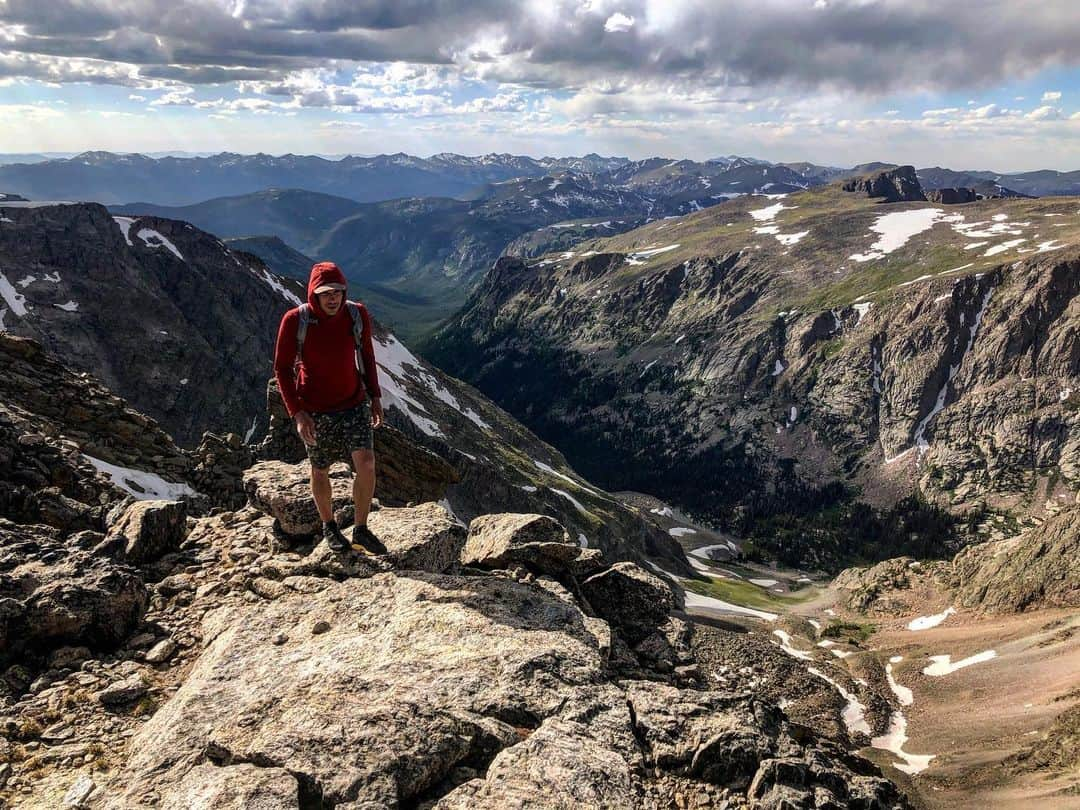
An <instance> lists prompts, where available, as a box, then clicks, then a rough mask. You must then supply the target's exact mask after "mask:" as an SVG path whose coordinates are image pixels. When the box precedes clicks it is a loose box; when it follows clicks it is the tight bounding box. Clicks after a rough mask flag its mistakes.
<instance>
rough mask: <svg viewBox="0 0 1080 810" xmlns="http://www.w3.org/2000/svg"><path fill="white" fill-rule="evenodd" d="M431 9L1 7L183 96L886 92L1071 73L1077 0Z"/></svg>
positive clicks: (81, 2) (597, 0)
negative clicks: (267, 85) (390, 82)
mask: <svg viewBox="0 0 1080 810" xmlns="http://www.w3.org/2000/svg"><path fill="white" fill-rule="evenodd" d="M434 9H435V10H433V5H432V4H431V3H430V2H427V0H367V2H362V3H352V2H345V0H246V2H245V1H244V0H188V1H187V2H184V3H176V2H175V1H174V0H131V1H130V2H126V3H116V2H111V1H110V0H49V2H41V0H5V4H4V28H3V31H4V35H3V37H2V40H3V44H4V48H5V51H6V52H7V53H8V54H12V53H20V54H31V55H36V56H39V57H56V58H63V59H66V58H81V59H95V60H101V61H105V62H111V63H114V64H117V65H121V64H122V65H126V66H133V67H134V69H135V71H136V75H137V76H139V77H143V78H157V79H175V80H177V81H182V82H185V83H189V84H202V83H222V82H230V81H238V80H263V81H271V80H274V79H281V78H284V77H285V76H286V75H288V74H289V73H291V72H294V71H299V70H304V69H314V68H319V67H324V66H326V65H328V64H335V65H344V66H347V67H349V68H356V67H358V66H362V65H364V64H367V63H380V62H382V63H392V62H397V63H403V62H404V63H412V64H416V65H447V66H453V68H454V69H455V70H456V71H457V72H458V73H460V74H461V75H462V76H465V77H468V76H477V75H479V74H480V73H481V72H482V73H483V75H484V77H486V78H489V79H492V80H495V81H499V80H505V81H507V82H512V83H520V84H523V85H527V86H536V87H559V88H570V89H572V88H575V87H578V86H580V85H581V84H583V83H585V82H587V81H589V80H590V79H593V78H596V77H598V76H599V77H602V78H606V79H609V80H636V81H647V80H653V81H659V80H668V81H672V82H676V83H678V84H679V86H685V87H699V88H700V87H720V86H725V87H726V86H753V87H761V88H765V87H768V88H775V87H788V88H803V89H805V88H821V89H836V88H843V89H847V90H856V91H860V92H865V93H885V92H891V91H910V90H943V89H958V88H962V87H986V86H989V85H992V84H994V83H996V82H1000V81H1004V80H1007V79H1016V78H1019V77H1023V76H1025V75H1031V74H1033V73H1035V72H1037V71H1039V70H1041V69H1043V68H1046V67H1049V66H1052V65H1075V64H1077V63H1078V62H1080V39H1078V38H1077V37H1076V36H1075V31H1076V30H1078V29H1080V4H1077V3H1075V2H1073V0H1041V1H1037V0H984V2H981V3H977V4H976V3H931V2H925V1H924V0H920V1H919V2H911V0H875V2H868V0H832V2H829V3H812V2H808V0H771V2H765V3H762V2H759V0H730V2H726V3H707V2H699V0H681V1H680V0H665V2H658V1H657V0H626V1H625V2H621V3H620V5H619V7H618V8H613V7H612V4H611V2H609V1H608V0H589V2H585V3H582V2H581V0H549V1H548V2H545V3H537V2H534V0H442V2H440V3H438V4H437V5H435V6H434ZM611 33H619V34H621V35H620V36H610V34H611ZM605 34H608V36H605ZM121 72H123V71H121ZM104 75H107V74H99V77H100V76H104ZM120 79H122V77H118V80H120ZM129 79H130V76H129ZM61 80H62V81H69V80H74V79H73V78H71V77H69V76H66V75H64V76H63V78H62V79H61ZM1047 100H1056V99H1047Z"/></svg>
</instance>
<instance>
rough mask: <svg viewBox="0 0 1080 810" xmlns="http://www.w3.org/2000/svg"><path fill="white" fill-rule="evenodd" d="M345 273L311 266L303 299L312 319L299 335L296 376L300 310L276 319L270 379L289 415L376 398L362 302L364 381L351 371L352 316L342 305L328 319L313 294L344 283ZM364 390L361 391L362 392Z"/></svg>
mask: <svg viewBox="0 0 1080 810" xmlns="http://www.w3.org/2000/svg"><path fill="white" fill-rule="evenodd" d="M345 283H346V282H345V274H344V273H342V272H341V270H340V269H339V268H338V266H337V265H336V264H334V263H333V262H320V263H319V264H316V265H315V266H314V267H312V268H311V278H309V279H308V288H307V300H308V304H310V305H311V320H310V321H309V322H308V330H307V334H306V335H305V336H304V352H303V356H302V357H301V359H300V365H299V368H298V369H297V371H296V373H295V374H294V373H293V363H294V362H295V360H296V332H297V328H298V327H299V325H300V308H299V307H295V308H293V309H290V310H289V311H288V312H286V313H285V315H284V316H283V317H282V319H281V326H280V327H279V328H278V336H277V346H276V347H275V349H274V376H275V377H276V378H277V384H278V390H279V391H281V399H282V400H283V401H284V403H285V409H286V410H287V411H288V412H289V416H295V415H296V413H297V411H308V412H309V413H310V412H327V411H344V410H347V409H348V408H352V407H354V406H356V405H359V404H360V403H361V402H363V401H364V398H365V397H366V396H370V397H371V398H372V399H378V398H379V397H381V396H382V393H381V391H380V389H379V372H378V368H377V367H376V365H375V349H374V347H373V346H372V343H371V316H370V315H368V311H367V308H366V307H365V306H364V305H363V304H357V306H359V307H360V316H361V318H362V320H363V327H364V329H363V339H362V341H361V348H360V355H361V357H362V359H363V362H364V377H363V380H361V378H360V374H359V373H358V371H357V368H356V340H355V339H354V338H353V331H352V316H351V315H350V314H349V311H348V309H347V308H346V306H345V305H344V304H343V305H342V307H341V309H339V310H338V311H337V314H336V315H334V316H333V317H330V316H329V315H327V314H326V313H325V312H323V311H322V310H321V309H320V308H319V299H318V297H317V296H316V295H315V290H316V288H318V287H319V286H320V285H322V284H345ZM365 386H366V390H365Z"/></svg>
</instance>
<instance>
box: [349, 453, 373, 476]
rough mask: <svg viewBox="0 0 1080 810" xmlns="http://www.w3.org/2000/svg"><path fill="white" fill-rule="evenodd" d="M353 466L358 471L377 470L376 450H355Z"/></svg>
mask: <svg viewBox="0 0 1080 810" xmlns="http://www.w3.org/2000/svg"><path fill="white" fill-rule="evenodd" d="M352 460H353V466H354V467H355V468H356V469H357V470H360V469H363V470H370V471H374V470H375V451H374V450H353V453H352Z"/></svg>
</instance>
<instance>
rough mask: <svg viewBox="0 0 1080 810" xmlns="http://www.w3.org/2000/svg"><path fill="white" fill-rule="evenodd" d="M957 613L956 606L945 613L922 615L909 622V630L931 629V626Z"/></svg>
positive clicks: (935, 625)
mask: <svg viewBox="0 0 1080 810" xmlns="http://www.w3.org/2000/svg"><path fill="white" fill-rule="evenodd" d="M954 613H956V608H949V609H948V610H946V611H945V612H944V613H937V614H935V615H933V616H920V617H919V618H917V619H912V620H911V621H910V622H908V626H907V629H908V630H929V629H930V628H931V627H937V626H938V625H939V624H941V623H942V622H943V621H945V620H946V619H947V618H949V617H950V616H952V615H953V614H954Z"/></svg>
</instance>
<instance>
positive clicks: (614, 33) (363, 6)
mask: <svg viewBox="0 0 1080 810" xmlns="http://www.w3.org/2000/svg"><path fill="white" fill-rule="evenodd" d="M91 149H103V150H109V151H117V152H136V151H137V152H160V151H190V152H219V151H232V152H241V153H254V152H268V153H271V154H284V153H287V152H292V153H296V154H328V155H337V154H347V153H351V154H377V153H392V152H399V151H402V152H408V153H410V154H415V155H421V156H427V155H431V154H434V153H437V152H458V153H462V154H469V155H476V154H484V153H488V152H510V153H515V154H527V155H532V156H534V157H540V156H543V155H556V156H562V155H578V154H584V153H587V152H597V153H600V154H604V155H621V156H627V157H631V158H644V157H649V156H663V157H672V158H691V159H696V160H704V159H708V158H711V157H717V156H721V155H729V154H739V155H747V156H753V157H757V158H762V159H766V160H773V161H795V160H808V161H812V162H815V163H820V164H829V165H835V166H851V165H855V164H857V163H863V162H868V161H871V160H882V161H889V162H894V163H913V164H915V165H916V166H920V167H922V166H932V165H941V166H948V167H950V168H954V169H990V170H996V171H1002V172H1005V171H1027V170H1032V169H1038V168H1052V169H1058V170H1075V169H1080V2H1077V0H1037V1H1036V0H950V1H949V2H942V0H426V1H423V0H190V2H179V1H178V0H0V153H13V152H80V151H84V150H91Z"/></svg>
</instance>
